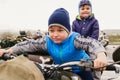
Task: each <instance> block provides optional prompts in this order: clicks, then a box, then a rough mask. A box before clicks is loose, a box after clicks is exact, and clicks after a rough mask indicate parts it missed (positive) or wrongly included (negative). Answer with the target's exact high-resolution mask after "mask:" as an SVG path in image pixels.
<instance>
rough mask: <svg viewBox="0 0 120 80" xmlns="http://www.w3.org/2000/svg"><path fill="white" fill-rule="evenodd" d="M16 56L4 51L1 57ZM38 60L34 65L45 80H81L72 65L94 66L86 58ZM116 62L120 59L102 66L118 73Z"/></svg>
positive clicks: (9, 58)
mask: <svg viewBox="0 0 120 80" xmlns="http://www.w3.org/2000/svg"><path fill="white" fill-rule="evenodd" d="M17 56H18V55H15V54H7V53H5V54H4V55H3V56H2V57H1V58H2V59H3V60H11V59H14V58H16V57H17ZM40 60H41V62H42V63H41V64H40V63H37V62H35V65H36V66H37V68H39V70H40V71H41V72H42V73H43V75H44V79H45V80H82V79H81V77H80V76H79V75H77V74H76V73H73V68H72V66H78V67H79V68H78V67H77V68H76V69H74V70H78V69H82V70H85V71H93V70H95V68H94V67H93V63H92V62H88V60H86V59H82V60H80V61H70V62H66V63H63V64H60V65H56V64H45V63H46V62H49V61H50V59H49V58H47V59H44V58H43V57H40ZM118 63H120V61H117V62H114V63H111V64H109V65H106V66H104V67H106V70H112V71H115V72H116V73H119V72H120V70H119V69H118V65H114V64H118ZM111 66H112V67H111Z"/></svg>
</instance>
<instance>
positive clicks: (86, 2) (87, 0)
mask: <svg viewBox="0 0 120 80" xmlns="http://www.w3.org/2000/svg"><path fill="white" fill-rule="evenodd" d="M85 4H86V5H90V7H92V4H91V2H90V1H89V0H81V1H80V3H79V8H80V7H81V6H83V5H85Z"/></svg>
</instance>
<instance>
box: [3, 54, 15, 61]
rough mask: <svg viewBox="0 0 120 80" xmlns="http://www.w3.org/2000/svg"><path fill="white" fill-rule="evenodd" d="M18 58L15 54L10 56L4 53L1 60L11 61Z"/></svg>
mask: <svg viewBox="0 0 120 80" xmlns="http://www.w3.org/2000/svg"><path fill="white" fill-rule="evenodd" d="M15 57H16V55H15V54H14V55H13V54H9V53H4V54H3V55H2V57H1V59H3V60H5V61H6V60H9V59H13V58H15Z"/></svg>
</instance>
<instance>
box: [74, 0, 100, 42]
mask: <svg viewBox="0 0 120 80" xmlns="http://www.w3.org/2000/svg"><path fill="white" fill-rule="evenodd" d="M78 9H79V10H78V11H79V15H77V16H76V19H75V20H74V21H73V24H72V31H75V32H78V33H80V34H81V35H82V36H84V37H92V38H94V39H96V40H98V37H99V23H98V20H97V19H96V18H95V16H94V14H93V13H92V4H91V2H90V1H89V0H81V1H80V3H79V5H78Z"/></svg>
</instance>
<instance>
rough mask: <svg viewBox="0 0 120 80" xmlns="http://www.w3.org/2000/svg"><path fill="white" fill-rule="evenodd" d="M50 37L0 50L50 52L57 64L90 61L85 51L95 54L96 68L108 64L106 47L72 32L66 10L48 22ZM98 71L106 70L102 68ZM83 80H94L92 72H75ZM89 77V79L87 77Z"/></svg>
mask: <svg viewBox="0 0 120 80" xmlns="http://www.w3.org/2000/svg"><path fill="white" fill-rule="evenodd" d="M48 32H49V35H47V36H45V37H44V38H41V39H38V40H31V41H25V42H21V43H18V44H16V45H15V46H13V47H11V48H9V49H8V50H3V49H2V50H0V55H3V54H4V52H9V53H18V52H34V51H39V50H45V51H48V53H49V55H50V56H51V57H52V58H53V60H54V63H55V64H62V63H64V62H68V61H72V60H81V59H89V56H88V55H87V54H86V53H85V51H84V50H82V49H85V50H86V51H88V52H90V53H92V54H95V55H96V57H97V58H96V59H95V60H94V67H95V68H97V67H102V66H105V65H106V64H107V59H106V55H105V53H104V52H105V49H104V47H103V46H102V45H101V44H100V43H99V42H98V41H96V40H95V39H86V38H82V37H81V36H80V34H78V33H76V32H71V27H70V19H69V13H68V12H67V10H65V9H64V8H58V9H56V10H55V11H54V12H53V13H52V14H51V16H50V18H49V20H48ZM98 70H105V68H100V69H98ZM75 73H77V74H79V75H80V77H82V79H83V80H93V77H92V75H91V72H89V71H81V70H80V71H77V72H75ZM86 76H87V77H86Z"/></svg>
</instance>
